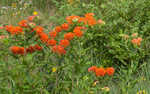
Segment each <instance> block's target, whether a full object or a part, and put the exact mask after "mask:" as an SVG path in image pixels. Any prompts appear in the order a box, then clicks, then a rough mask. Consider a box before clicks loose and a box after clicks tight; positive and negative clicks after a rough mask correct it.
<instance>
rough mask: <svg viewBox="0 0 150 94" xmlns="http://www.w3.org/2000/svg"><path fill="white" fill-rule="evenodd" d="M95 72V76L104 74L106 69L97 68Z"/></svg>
mask: <svg viewBox="0 0 150 94" xmlns="http://www.w3.org/2000/svg"><path fill="white" fill-rule="evenodd" d="M95 73H96V76H97V77H99V76H104V75H105V74H106V71H105V69H104V68H97V69H96V72H95Z"/></svg>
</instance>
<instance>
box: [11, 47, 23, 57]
mask: <svg viewBox="0 0 150 94" xmlns="http://www.w3.org/2000/svg"><path fill="white" fill-rule="evenodd" d="M10 50H11V52H12V53H13V54H22V55H23V54H24V53H25V50H24V47H18V46H12V47H10Z"/></svg>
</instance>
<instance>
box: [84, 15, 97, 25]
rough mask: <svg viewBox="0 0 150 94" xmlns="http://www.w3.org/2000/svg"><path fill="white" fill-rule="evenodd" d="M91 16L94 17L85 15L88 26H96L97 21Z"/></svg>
mask: <svg viewBox="0 0 150 94" xmlns="http://www.w3.org/2000/svg"><path fill="white" fill-rule="evenodd" d="M93 16H94V13H87V14H85V18H86V20H87V22H88V25H89V26H93V25H95V24H97V21H96V20H95V19H94V17H93Z"/></svg>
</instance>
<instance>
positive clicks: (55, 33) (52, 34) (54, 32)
mask: <svg viewBox="0 0 150 94" xmlns="http://www.w3.org/2000/svg"><path fill="white" fill-rule="evenodd" d="M49 34H50V37H51V38H55V37H56V36H57V32H56V31H51V32H49Z"/></svg>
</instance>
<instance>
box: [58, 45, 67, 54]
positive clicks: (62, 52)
mask: <svg viewBox="0 0 150 94" xmlns="http://www.w3.org/2000/svg"><path fill="white" fill-rule="evenodd" d="M58 53H59V54H66V51H65V49H64V47H62V46H60V45H58Z"/></svg>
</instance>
